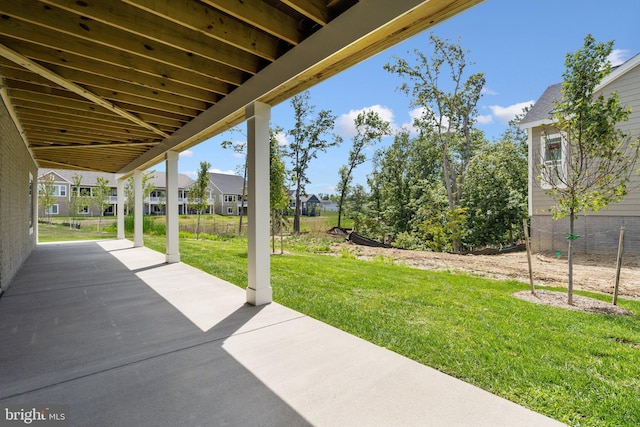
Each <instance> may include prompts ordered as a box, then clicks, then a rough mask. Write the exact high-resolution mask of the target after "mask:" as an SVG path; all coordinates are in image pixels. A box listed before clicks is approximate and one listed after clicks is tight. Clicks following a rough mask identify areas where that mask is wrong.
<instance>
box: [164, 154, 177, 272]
mask: <svg viewBox="0 0 640 427" xmlns="http://www.w3.org/2000/svg"><path fill="white" fill-rule="evenodd" d="M178 157H179V155H178V153H177V152H175V151H168V152H167V153H166V154H165V159H166V171H167V173H166V179H167V183H166V185H165V189H166V197H165V209H166V211H167V222H166V230H167V253H166V260H167V262H168V263H173V262H180V241H179V239H178Z"/></svg>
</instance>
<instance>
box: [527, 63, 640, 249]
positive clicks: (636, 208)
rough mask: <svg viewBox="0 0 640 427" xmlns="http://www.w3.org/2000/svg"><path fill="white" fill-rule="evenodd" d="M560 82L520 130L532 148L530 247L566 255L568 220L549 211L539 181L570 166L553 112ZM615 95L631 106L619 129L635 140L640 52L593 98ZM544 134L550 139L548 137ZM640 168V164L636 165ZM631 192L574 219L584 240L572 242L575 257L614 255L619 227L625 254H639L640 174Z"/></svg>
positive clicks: (639, 104)
mask: <svg viewBox="0 0 640 427" xmlns="http://www.w3.org/2000/svg"><path fill="white" fill-rule="evenodd" d="M561 89H562V84H560V83H559V84H554V85H552V86H549V87H548V88H547V89H546V90H545V91H544V93H543V94H542V96H540V99H538V101H537V102H536V103H535V105H534V106H533V107H532V108H531V110H529V112H528V113H527V115H526V116H525V117H524V118H523V119H522V121H521V123H520V126H521V127H522V128H523V129H526V130H527V132H528V144H529V215H530V217H531V243H532V248H533V250H534V251H538V252H558V251H566V248H567V240H566V238H567V233H568V231H569V219H568V218H563V219H561V220H554V219H553V218H552V217H551V210H550V207H552V206H553V204H554V203H555V202H554V200H553V199H551V198H550V197H549V196H547V195H546V194H545V191H546V190H548V188H545V186H544V184H543V183H542V182H541V180H540V178H539V174H540V172H539V167H538V165H539V164H540V163H541V162H544V163H545V165H546V167H547V168H566V167H565V166H564V165H565V161H566V154H567V149H566V147H567V142H566V141H565V140H563V138H562V136H561V135H560V134H559V132H558V131H557V130H555V129H554V127H553V121H552V118H551V111H552V109H553V108H554V102H556V101H559V100H560V98H561ZM612 92H617V94H618V98H619V100H620V104H621V105H622V106H626V107H631V108H632V113H631V116H630V118H629V120H628V121H627V122H624V123H620V124H619V126H620V129H622V130H623V131H624V132H625V133H627V134H629V135H631V137H632V140H635V139H637V138H638V136H639V135H640V54H638V55H636V56H634V57H633V58H631V59H630V60H628V61H627V62H625V63H624V64H622V65H620V66H618V67H616V68H615V69H614V70H613V71H612V72H611V74H610V75H609V76H607V77H606V78H605V79H604V80H603V81H602V82H601V83H600V85H599V86H598V87H597V88H596V91H595V93H594V96H599V95H601V94H602V95H604V96H605V97H607V96H608V95H610V94H611V93H612ZM545 135H546V136H545ZM637 166H638V168H640V164H639V165H637ZM631 180H632V181H631V182H630V184H629V185H628V188H629V189H630V192H629V194H628V195H627V196H626V197H625V199H624V200H622V201H621V202H619V203H615V204H612V205H610V206H609V207H608V208H605V209H603V210H601V211H599V212H596V213H589V214H587V215H582V214H580V215H579V216H578V217H577V218H576V223H575V230H576V232H575V234H578V235H580V236H582V237H583V238H580V239H577V240H575V242H574V249H575V251H576V252H577V253H614V252H615V251H617V248H618V240H619V239H618V237H619V231H620V227H622V226H624V227H625V229H626V232H625V252H627V253H640V175H639V174H638V173H634V174H633V175H632V178H631Z"/></svg>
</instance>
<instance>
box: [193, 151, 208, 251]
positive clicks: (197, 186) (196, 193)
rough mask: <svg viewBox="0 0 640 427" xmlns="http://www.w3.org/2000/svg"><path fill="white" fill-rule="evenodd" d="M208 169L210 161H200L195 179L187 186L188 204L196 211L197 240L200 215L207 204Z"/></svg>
mask: <svg viewBox="0 0 640 427" xmlns="http://www.w3.org/2000/svg"><path fill="white" fill-rule="evenodd" d="M209 169H211V163H209V162H207V161H201V162H200V169H199V170H198V176H197V177H196V181H195V182H194V183H193V185H192V186H191V187H190V188H189V205H191V206H193V207H194V208H195V209H196V212H197V213H198V222H197V224H196V240H198V236H199V235H200V216H201V215H202V213H203V212H204V211H205V209H207V207H208V206H209V200H208V197H207V189H208V188H209V182H210V177H209Z"/></svg>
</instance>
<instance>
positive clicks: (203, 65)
mask: <svg viewBox="0 0 640 427" xmlns="http://www.w3.org/2000/svg"><path fill="white" fill-rule="evenodd" d="M0 14H3V15H5V16H6V18H3V25H5V24H6V21H7V20H11V19H7V18H15V19H18V20H20V21H23V22H24V23H28V24H30V25H26V26H23V30H22V31H21V33H24V32H25V29H24V28H29V31H32V30H33V26H34V25H35V26H40V27H43V28H45V29H47V30H48V31H45V32H44V33H45V34H47V35H48V37H57V36H54V35H53V34H55V33H53V34H52V31H54V32H60V33H63V34H67V35H70V36H73V37H75V38H78V39H81V40H84V41H87V42H89V43H90V44H92V45H102V46H107V47H110V48H113V49H116V50H120V51H125V52H128V53H130V54H133V55H135V56H139V57H143V58H147V59H151V60H154V61H158V62H162V63H164V64H167V65H172V66H175V67H179V68H182V69H185V70H190V71H194V72H197V73H202V74H203V75H206V76H211V77H214V78H216V79H218V80H220V81H223V82H226V83H230V84H233V85H236V86H238V85H240V84H242V83H244V82H245V81H246V80H247V79H248V76H249V75H248V74H247V73H245V72H244V71H240V70H238V69H235V68H232V67H229V66H227V65H223V64H220V63H219V62H214V61H212V60H210V59H207V58H203V57H201V56H198V55H195V54H193V53H189V52H185V51H183V50H180V49H176V48H174V47H170V46H167V45H165V44H163V43H160V42H157V41H153V40H150V39H148V38H142V37H139V36H135V35H133V34H131V33H127V32H125V31H122V30H118V29H115V28H113V27H111V26H109V25H106V24H103V23H101V22H97V21H93V20H90V19H86V18H84V19H83V18H82V17H80V16H77V15H74V14H71V13H69V12H66V11H63V10H60V9H57V8H53V7H51V6H48V5H41V4H39V3H35V2H23V1H19V0H2V2H0ZM0 31H4V29H3V30H0ZM69 42H70V43H72V45H71V46H69V47H68V48H69V49H71V50H72V51H73V50H75V47H74V45H75V44H76V43H77V42H75V41H73V40H69ZM131 65H132V66H134V67H135V61H134V62H133V63H132V64H131Z"/></svg>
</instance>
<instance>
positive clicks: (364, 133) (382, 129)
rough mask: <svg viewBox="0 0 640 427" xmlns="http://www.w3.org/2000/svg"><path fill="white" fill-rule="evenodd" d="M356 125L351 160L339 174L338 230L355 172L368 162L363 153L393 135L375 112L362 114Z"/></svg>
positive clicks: (386, 123)
mask: <svg viewBox="0 0 640 427" xmlns="http://www.w3.org/2000/svg"><path fill="white" fill-rule="evenodd" d="M354 123H355V126H356V134H355V136H354V137H353V140H352V142H353V145H352V146H351V150H350V151H349V159H348V161H347V164H346V165H344V166H342V167H341V168H340V172H339V174H340V181H339V182H338V188H337V190H338V193H340V198H339V199H338V228H340V226H341V220H342V207H343V205H344V201H345V197H346V195H347V193H348V192H349V187H350V185H351V180H352V177H353V171H354V169H355V168H356V167H358V166H359V165H361V164H363V163H364V162H365V161H366V160H367V157H366V155H365V153H364V152H363V151H364V149H365V148H367V147H368V146H370V145H372V144H374V143H376V142H379V141H380V140H381V139H382V137H383V136H385V135H389V134H390V133H391V126H390V125H389V122H386V121H384V120H382V118H380V116H379V115H378V113H376V112H375V111H366V112H361V113H360V114H358V116H357V117H356V119H355V121H354Z"/></svg>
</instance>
